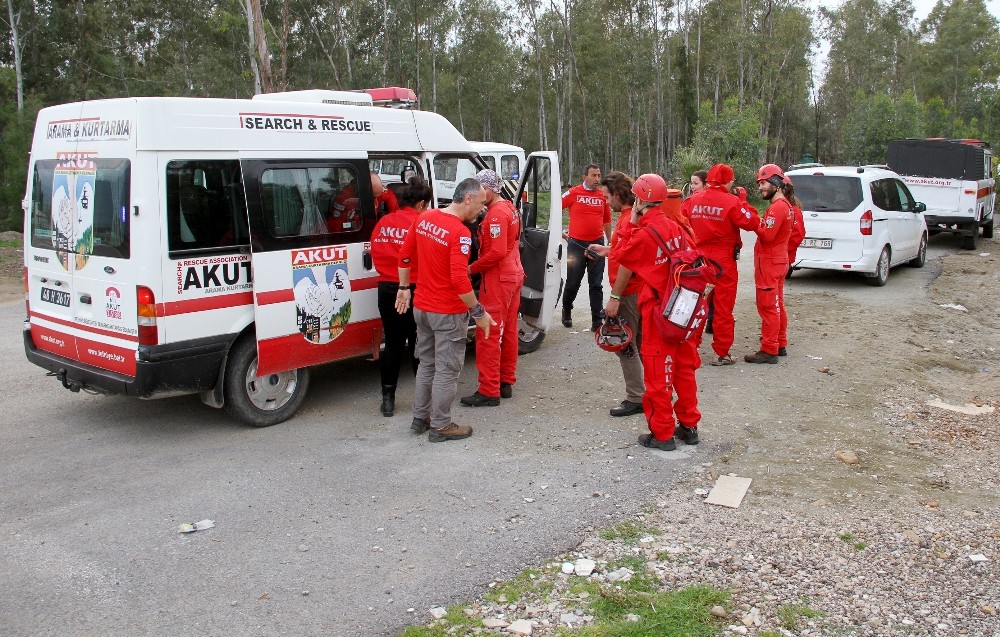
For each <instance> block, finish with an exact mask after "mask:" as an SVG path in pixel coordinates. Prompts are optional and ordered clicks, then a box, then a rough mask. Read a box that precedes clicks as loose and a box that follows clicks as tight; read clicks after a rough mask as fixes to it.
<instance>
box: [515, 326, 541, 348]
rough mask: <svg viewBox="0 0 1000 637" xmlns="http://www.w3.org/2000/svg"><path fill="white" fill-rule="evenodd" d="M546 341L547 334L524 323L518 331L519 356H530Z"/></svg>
mask: <svg viewBox="0 0 1000 637" xmlns="http://www.w3.org/2000/svg"><path fill="white" fill-rule="evenodd" d="M543 340H545V332H542V331H541V330H536V329H534V328H531V327H526V326H525V325H524V323H522V324H521V325H520V326H519V327H518V330H517V353H518V355H522V354H530V353H532V352H534V351H536V350H537V349H538V348H539V347H541V346H542V341H543Z"/></svg>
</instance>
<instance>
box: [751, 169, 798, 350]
mask: <svg viewBox="0 0 1000 637" xmlns="http://www.w3.org/2000/svg"><path fill="white" fill-rule="evenodd" d="M784 184H785V174H784V173H783V172H782V171H781V168H780V167H779V166H777V165H775V164H766V165H764V166H762V167H761V169H760V170H759V171H757V188H758V189H759V190H760V196H761V197H763V198H764V199H765V200H766V201H769V202H771V205H770V206H768V207H767V211H766V212H765V213H764V217H763V218H762V219H761V220H760V226H759V227H758V228H757V230H756V232H757V245H756V246H754V250H753V266H754V267H753V270H754V284H755V285H756V288H757V312H758V313H759V314H760V319H761V326H760V349H759V350H758V351H757V352H755V353H753V354H747V355H746V356H744V357H743V360H745V361H746V362H748V363H777V362H778V354H779V351H778V348H779V347H780V346H779V341H778V339H779V335H780V332H781V315H782V314H784V313H785V304H784V299H785V293H784V285H785V274H787V273H788V238H789V236H791V233H792V217H793V216H794V213H793V212H792V204H791V203H789V202H788V200H787V199H785V195H784V194H783V193H782V191H781V189H782V186H784Z"/></svg>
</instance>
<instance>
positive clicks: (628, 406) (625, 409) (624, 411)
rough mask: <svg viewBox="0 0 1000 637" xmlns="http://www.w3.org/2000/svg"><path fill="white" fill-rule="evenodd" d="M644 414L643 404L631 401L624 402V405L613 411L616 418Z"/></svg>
mask: <svg viewBox="0 0 1000 637" xmlns="http://www.w3.org/2000/svg"><path fill="white" fill-rule="evenodd" d="M641 413H642V403H634V402H632V401H631V400H623V401H622V404H620V405H618V406H617V407H614V408H612V409H611V415H612V416H614V417H615V418H621V417H622V416H633V415H635V414H641Z"/></svg>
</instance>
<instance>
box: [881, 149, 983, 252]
mask: <svg viewBox="0 0 1000 637" xmlns="http://www.w3.org/2000/svg"><path fill="white" fill-rule="evenodd" d="M886 163H887V164H888V165H889V168H891V169H892V170H894V171H895V172H897V173H898V174H899V175H900V176H901V177H902V178H903V180H904V181H905V182H906V185H907V186H908V187H909V189H910V192H911V193H913V197H914V198H915V199H916V200H917V201H922V202H923V203H925V204H926V205H927V211H926V212H925V213H924V218H925V219H926V220H927V228H928V230H929V231H930V233H931V234H932V235H933V234H937V233H940V232H951V233H955V234H958V235H962V236H963V237H964V239H963V243H962V247H963V248H965V249H967V250H975V249H976V246H977V245H978V243H979V234H980V232H982V235H983V237H984V238H986V239H990V238H992V237H993V205H994V199H995V197H996V178H995V172H994V169H993V152H992V151H991V150H990V147H989V144H986V143H985V142H981V141H979V140H977V139H903V140H897V141H893V142H889V147H888V149H887V150H886Z"/></svg>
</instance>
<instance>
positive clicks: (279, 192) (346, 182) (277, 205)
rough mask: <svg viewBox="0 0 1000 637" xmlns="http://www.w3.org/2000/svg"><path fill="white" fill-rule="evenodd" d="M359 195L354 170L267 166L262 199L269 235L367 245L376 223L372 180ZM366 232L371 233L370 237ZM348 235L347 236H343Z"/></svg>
mask: <svg viewBox="0 0 1000 637" xmlns="http://www.w3.org/2000/svg"><path fill="white" fill-rule="evenodd" d="M362 179H364V181H363V182H362V187H361V189H363V191H364V192H361V191H360V190H359V187H358V172H357V170H356V169H355V167H354V166H348V165H341V166H322V167H321V166H310V167H288V168H268V169H266V170H264V172H263V173H262V174H261V178H260V189H261V194H260V201H261V206H262V207H263V211H264V223H265V224H267V229H268V234H269V235H270V236H271V237H273V238H276V239H280V238H284V237H306V236H315V235H340V236H334V237H331V239H330V240H331V241H344V242H357V241H367V240H368V236H369V235H370V233H371V228H372V226H374V225H375V211H374V210H371V209H370V208H371V205H370V203H369V205H368V206H364V205H362V199H363V198H364V199H366V200H367V201H369V202H370V201H371V199H370V198H369V197H370V195H369V192H370V188H371V186H370V185H369V184H370V177H369V176H368V175H367V174H365V175H363V177H362ZM366 233H367V234H366ZM345 235H347V236H345Z"/></svg>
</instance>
